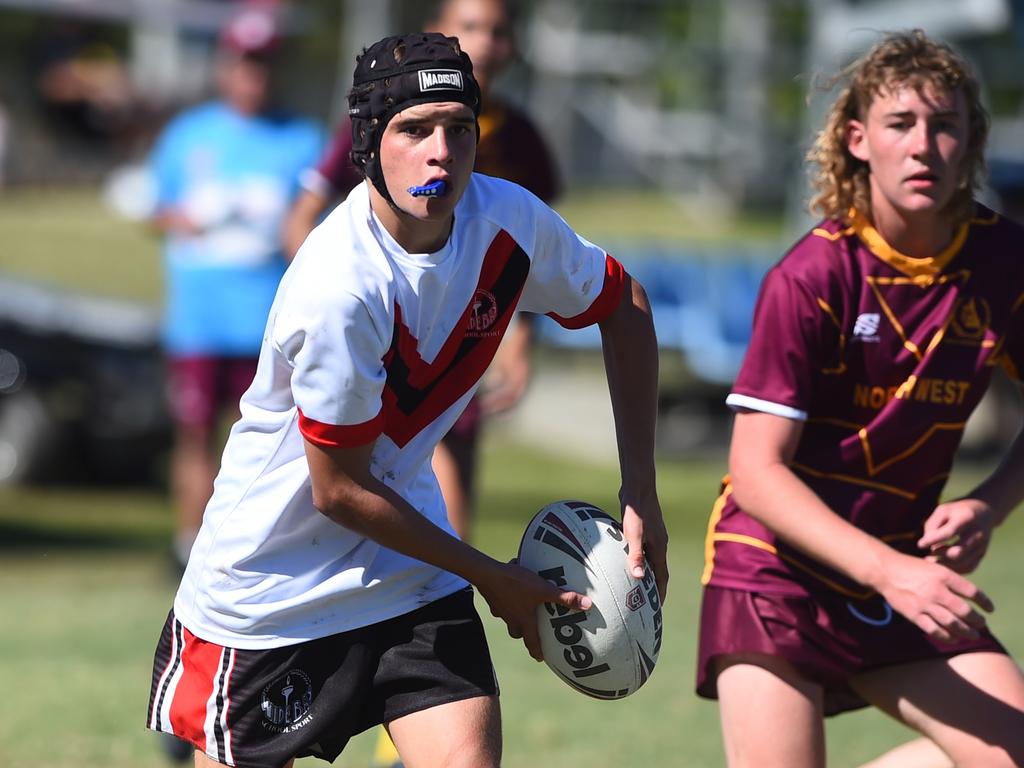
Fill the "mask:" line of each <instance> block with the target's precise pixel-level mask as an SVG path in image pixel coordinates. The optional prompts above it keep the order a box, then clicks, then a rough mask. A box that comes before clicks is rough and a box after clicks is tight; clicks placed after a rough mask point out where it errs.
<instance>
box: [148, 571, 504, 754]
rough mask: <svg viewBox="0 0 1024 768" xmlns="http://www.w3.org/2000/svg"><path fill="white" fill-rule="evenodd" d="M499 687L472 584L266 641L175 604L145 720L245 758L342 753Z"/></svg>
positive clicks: (200, 746) (211, 749)
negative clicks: (232, 634) (192, 615)
mask: <svg viewBox="0 0 1024 768" xmlns="http://www.w3.org/2000/svg"><path fill="white" fill-rule="evenodd" d="M497 692H498V686H497V681H496V679H495V677H494V668H493V667H492V665H491V657H490V653H489V651H488V649H487V641H486V638H485V637H484V630H483V626H482V624H481V623H480V617H479V616H478V615H477V612H476V609H475V608H474V606H473V592H472V590H469V589H465V590H462V591H460V592H457V593H455V594H453V595H449V596H448V597H444V598H441V599H440V600H436V601H434V602H432V603H430V604H429V605H426V606H424V607H422V608H419V609H417V610H415V611H412V612H411V613H407V614H404V615H402V616H398V617H396V618H394V619H389V620H387V621H383V622H381V623H379V624H372V625H370V626H368V627H361V628H359V629H355V630H352V631H350V632H342V633H340V634H337V635H331V636H329V637H324V638H320V639H317V640H311V641H309V642H305V643H299V644H297V645H290V646H285V647H283V648H271V649H267V650H255V651H253V650H241V649H234V648H225V647H223V646H220V645H217V644H215V643H210V642H207V641H205V640H202V639H200V638H198V637H196V636H195V635H194V634H192V633H191V632H189V630H188V629H186V628H185V627H184V625H182V624H181V622H179V621H178V620H177V619H176V618H175V616H174V613H173V611H172V612H171V614H170V615H169V616H168V617H167V622H166V624H165V625H164V629H163V633H162V634H161V636H160V642H159V644H158V645H157V649H156V656H155V661H154V666H153V688H152V691H151V693H150V701H149V718H148V721H147V727H149V728H151V729H152V730H155V731H163V732H165V733H173V734H174V735H175V736H177V737H178V738H180V739H183V740H185V741H187V742H190V743H192V744H194V745H195V746H196V748H198V749H200V750H202V751H203V752H205V753H206V754H207V755H209V756H210V757H211V758H213V759H214V760H216V761H218V762H220V763H224V764H226V765H232V766H238V768H280V766H282V765H284V764H285V763H286V762H287V761H288V760H290V759H291V758H293V757H306V756H314V757H320V758H323V759H325V760H329V761H333V760H334V759H335V758H336V757H337V756H338V755H339V754H341V751H342V749H344V747H345V744H346V743H347V742H348V740H349V739H350V738H351V737H352V736H354V735H355V734H357V733H360V732H361V731H364V730H366V729H367V728H371V727H373V726H375V725H378V724H380V723H387V722H390V721H392V720H394V719H396V718H399V717H402V716H404V715H408V714H411V713H412V712H417V711H419V710H423V709H428V708H430V707H434V706H437V705H440V704H447V703H449V702H453V701H460V700H462V699H469V698H474V697H477V696H493V695H496V694H497Z"/></svg>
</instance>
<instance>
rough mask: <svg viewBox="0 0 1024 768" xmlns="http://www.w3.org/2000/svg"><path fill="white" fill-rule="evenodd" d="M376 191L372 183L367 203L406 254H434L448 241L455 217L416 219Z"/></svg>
mask: <svg viewBox="0 0 1024 768" xmlns="http://www.w3.org/2000/svg"><path fill="white" fill-rule="evenodd" d="M376 192H377V191H376V190H375V189H373V188H372V185H371V189H370V205H371V207H372V208H373V212H374V214H375V215H376V216H377V220H378V221H380V223H381V225H382V226H383V227H384V229H386V230H387V232H388V234H389V235H391V237H392V238H394V240H395V242H396V243H398V244H399V245H400V246H402V248H403V249H405V251H406V253H435V252H437V251H439V250H441V249H442V248H443V247H444V244H445V243H446V242H448V236H449V235H450V234H451V231H452V222H453V221H454V218H455V217H454V216H452V215H449V216H448V217H447V218H445V219H442V220H439V221H433V220H430V219H427V220H424V219H418V218H416V217H415V216H412V215H410V214H408V213H405V212H404V211H402V210H400V209H398V208H396V207H395V206H394V205H391V204H389V203H388V202H387V201H386V200H385V199H384V198H383V197H382V196H381V195H379V194H377V193H376Z"/></svg>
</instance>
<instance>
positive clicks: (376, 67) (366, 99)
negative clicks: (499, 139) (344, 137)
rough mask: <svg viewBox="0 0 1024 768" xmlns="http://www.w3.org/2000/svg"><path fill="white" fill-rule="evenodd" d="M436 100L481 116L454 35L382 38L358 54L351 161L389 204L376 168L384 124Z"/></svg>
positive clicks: (350, 111)
mask: <svg viewBox="0 0 1024 768" xmlns="http://www.w3.org/2000/svg"><path fill="white" fill-rule="evenodd" d="M436 101H457V102H461V103H462V104H465V105H467V106H468V107H470V108H471V109H472V110H473V115H474V116H476V117H479V116H480V86H479V85H477V82H476V79H475V78H474V77H473V64H472V63H471V62H470V60H469V56H467V55H466V54H465V53H463V52H462V49H461V48H460V47H459V41H458V39H457V38H454V37H446V36H445V35H441V34H438V33H437V32H417V33H414V34H406V35H397V36H394V37H386V38H384V39H383V40H381V41H379V42H376V43H374V44H373V45H371V46H370V47H369V48H367V49H366V50H365V51H363V53H362V54H360V55H359V56H358V57H357V58H356V68H355V72H354V73H353V75H352V90H351V91H349V94H348V114H349V118H350V119H351V121H352V163H353V165H355V167H356V168H357V169H359V170H360V171H361V172H362V173H363V175H364V176H366V177H367V178H368V179H369V180H370V181H371V182H372V183H373V186H374V187H376V188H377V191H378V192H380V193H381V195H383V196H384V199H385V200H387V201H389V202H390V203H391V204H392V205H394V201H393V200H392V199H391V195H389V194H388V191H387V185H386V184H385V183H384V174H383V173H382V172H381V169H380V158H379V154H380V139H381V136H382V135H383V133H384V128H385V127H386V126H387V124H388V121H389V120H391V118H392V117H394V116H395V115H396V114H398V113H399V112H401V111H402V110H403V109H407V108H408V107H413V106H416V105H417V104H428V103H430V102H436ZM477 128H478V130H477V134H478V135H479V126H478V127H477Z"/></svg>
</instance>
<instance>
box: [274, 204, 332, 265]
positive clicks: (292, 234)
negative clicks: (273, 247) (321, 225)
mask: <svg viewBox="0 0 1024 768" xmlns="http://www.w3.org/2000/svg"><path fill="white" fill-rule="evenodd" d="M327 204H328V201H327V200H326V199H325V198H323V197H321V196H320V195H317V194H315V193H313V192H310V191H309V190H303V191H302V192H301V193H300V194H299V197H298V199H297V200H296V201H295V202H294V203H293V204H292V207H291V209H290V210H289V211H288V215H287V216H286V217H285V220H284V225H283V226H282V228H281V245H282V247H283V248H284V252H285V255H286V257H287V258H288V260H289V261H291V260H292V259H293V258H295V254H296V253H298V252H299V248H301V247H302V244H303V243H304V242H305V241H306V237H308V236H309V233H310V232H312V231H313V228H314V227H315V226H316V222H317V219H319V218H320V214H321V213H323V211H324V209H325V208H326V207H327Z"/></svg>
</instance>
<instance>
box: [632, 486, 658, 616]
mask: <svg viewBox="0 0 1024 768" xmlns="http://www.w3.org/2000/svg"><path fill="white" fill-rule="evenodd" d="M641 510H642V511H641ZM622 531H623V533H624V534H625V537H626V543H627V544H628V545H629V554H628V555H627V556H626V560H627V568H628V569H629V572H630V574H631V575H632V576H633V578H636V579H642V578H643V576H644V557H645V556H646V558H647V562H648V563H650V564H651V570H652V571H654V581H655V583H656V584H657V585H658V596H659V597H660V598H661V603H662V605H664V604H665V596H666V595H667V593H668V530H667V529H666V528H665V518H664V517H663V516H662V514H661V504H660V503H659V502H658V499H657V497H655V498H654V499H653V500H652V501H650V502H648V503H646V504H643V505H641V504H639V503H635V502H632V501H630V500H628V499H625V498H623V499H622Z"/></svg>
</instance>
